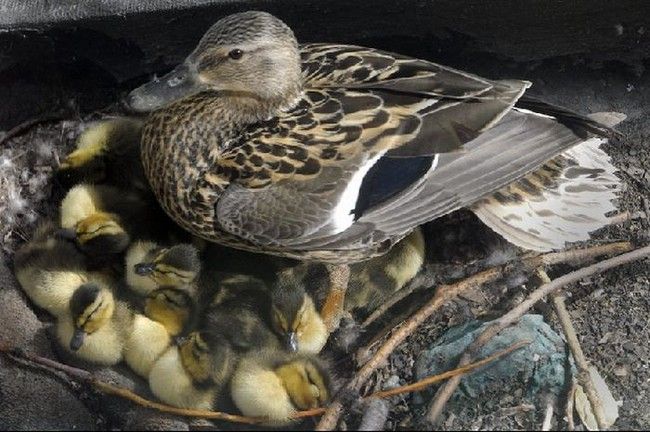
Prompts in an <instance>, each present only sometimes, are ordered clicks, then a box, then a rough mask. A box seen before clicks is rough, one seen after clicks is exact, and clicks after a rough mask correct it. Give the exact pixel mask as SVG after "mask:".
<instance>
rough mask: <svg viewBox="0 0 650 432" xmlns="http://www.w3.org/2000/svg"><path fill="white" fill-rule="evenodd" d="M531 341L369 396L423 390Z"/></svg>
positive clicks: (385, 395) (384, 395)
mask: <svg viewBox="0 0 650 432" xmlns="http://www.w3.org/2000/svg"><path fill="white" fill-rule="evenodd" d="M530 343H531V341H529V340H522V341H519V342H517V343H515V344H512V345H510V346H509V347H508V348H506V349H502V350H501V351H497V352H496V353H494V354H492V355H490V356H488V357H486V358H484V359H483V360H479V361H477V362H475V363H471V364H468V365H466V366H462V367H459V368H457V369H454V370H450V371H447V372H443V373H441V374H438V375H433V376H430V377H426V378H424V379H422V380H420V381H418V382H415V383H413V384H408V385H405V386H401V387H396V388H393V389H390V390H383V391H378V392H375V393H373V394H371V395H370V396H368V397H369V398H385V397H389V396H394V395H397V394H401V393H412V392H416V391H420V390H422V389H424V388H426V387H428V386H430V385H432V384H435V383H437V382H440V381H444V380H446V379H449V378H453V377H455V376H457V375H465V374H467V373H468V372H470V371H473V370H474V369H477V368H480V367H481V366H485V365H486V364H488V363H492V362H493V361H495V360H496V359H498V358H500V357H503V356H505V355H507V354H510V353H511V352H513V351H515V350H518V349H519V348H523V347H524V346H526V345H529V344H530Z"/></svg>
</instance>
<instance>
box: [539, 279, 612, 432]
mask: <svg viewBox="0 0 650 432" xmlns="http://www.w3.org/2000/svg"><path fill="white" fill-rule="evenodd" d="M537 274H538V276H539V277H540V279H541V280H542V282H544V283H550V282H551V278H549V277H548V275H547V274H546V272H545V271H544V270H543V269H539V270H538V271H537ZM551 298H552V299H553V307H554V308H555V313H556V314H557V317H558V320H559V321H560V326H561V327H562V332H563V333H564V336H565V337H566V340H567V344H568V345H569V349H570V350H571V354H573V358H574V360H575V361H576V366H577V368H578V382H579V383H580V385H581V386H582V388H584V389H585V393H586V394H587V399H589V404H590V405H591V409H592V410H593V412H594V417H596V422H597V423H598V428H599V429H601V430H602V429H605V411H604V409H603V404H602V402H601V401H600V398H599V397H598V392H597V391H596V386H595V385H594V382H593V380H592V379H591V374H590V373H589V363H588V362H587V358H586V357H585V354H584V352H583V351H582V347H581V346H580V342H579V341H578V335H577V334H576V330H575V328H574V327H573V323H572V322H571V317H570V316H569V312H568V311H567V309H566V304H565V303H564V296H562V295H561V294H560V293H559V292H557V291H556V292H553V293H551Z"/></svg>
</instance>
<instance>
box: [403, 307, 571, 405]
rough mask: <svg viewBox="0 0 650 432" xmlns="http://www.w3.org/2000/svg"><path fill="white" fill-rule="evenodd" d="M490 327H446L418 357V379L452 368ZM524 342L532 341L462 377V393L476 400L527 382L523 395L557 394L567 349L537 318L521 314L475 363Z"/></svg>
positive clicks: (562, 384)
mask: <svg viewBox="0 0 650 432" xmlns="http://www.w3.org/2000/svg"><path fill="white" fill-rule="evenodd" d="M489 324H490V323H482V322H480V321H473V322H470V323H468V324H464V325H461V326H457V327H453V328H451V329H449V330H448V331H447V332H446V333H445V334H444V335H443V336H442V337H441V338H440V339H439V340H438V341H436V343H435V344H434V346H433V348H431V349H429V350H426V351H424V352H422V353H421V354H420V355H419V356H418V359H417V361H416V376H417V379H418V380H420V379H423V378H425V377H427V376H430V375H436V374H439V373H442V372H445V371H447V370H450V369H453V368H455V367H456V365H457V362H458V358H459V356H460V355H461V354H462V352H463V351H464V350H465V349H466V348H467V346H468V345H469V344H470V343H471V342H472V341H473V340H474V339H475V338H476V337H477V336H478V335H479V334H480V333H481V332H482V331H483V329H484V328H485V327H486V326H487V325H489ZM524 339H527V340H530V341H532V343H531V344H529V345H527V346H525V347H523V348H520V349H518V350H516V351H514V352H512V353H510V354H509V355H507V356H505V357H502V358H500V359H498V360H496V361H494V362H493V363H490V364H489V365H486V366H484V367H483V368H481V369H479V370H478V371H476V372H474V373H472V374H469V375H467V376H465V377H464V378H463V379H462V380H461V384H460V386H459V389H461V390H462V392H463V393H464V394H465V395H467V396H469V397H472V398H476V397H478V396H480V395H481V394H484V393H486V392H488V391H490V392H492V391H496V392H498V391H499V389H500V388H505V386H506V385H507V384H512V383H513V381H514V380H517V381H519V382H523V383H526V384H527V386H528V392H527V393H528V395H527V396H535V395H537V394H541V393H544V394H548V393H549V392H550V393H553V394H555V395H556V396H559V395H560V394H561V393H562V391H563V389H564V388H565V379H566V374H565V359H566V354H565V345H564V341H563V340H562V338H561V337H560V336H559V335H558V334H557V333H555V332H554V331H553V329H551V327H549V325H548V324H546V323H545V322H544V321H543V318H542V316H541V315H524V316H523V317H522V319H521V320H520V321H519V323H517V324H516V325H514V326H512V327H509V328H507V329H505V330H503V331H502V332H501V333H500V334H499V335H498V336H496V337H494V338H493V339H492V340H491V341H490V342H489V343H488V344H487V345H486V346H484V347H483V349H481V350H480V352H479V354H478V356H477V359H481V358H485V357H487V356H489V355H491V354H493V353H495V352H497V351H500V350H503V349H505V348H507V347H509V346H510V345H513V344H514V343H516V342H518V341H521V340H524ZM458 393H459V392H458V391H457V392H456V395H458Z"/></svg>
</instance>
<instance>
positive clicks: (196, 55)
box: [127, 11, 301, 112]
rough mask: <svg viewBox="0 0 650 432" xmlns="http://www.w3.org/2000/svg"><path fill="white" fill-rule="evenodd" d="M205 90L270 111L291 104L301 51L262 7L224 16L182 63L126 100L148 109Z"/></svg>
mask: <svg viewBox="0 0 650 432" xmlns="http://www.w3.org/2000/svg"><path fill="white" fill-rule="evenodd" d="M205 91H213V92H216V93H217V95H227V96H236V97H240V98H241V99H242V100H245V101H246V103H248V104H251V105H257V106H262V107H265V108H267V110H271V111H272V110H274V109H275V110H277V109H281V108H282V107H285V106H289V105H291V103H292V102H293V101H294V100H295V99H296V98H297V96H298V95H299V94H300V91H301V65H300V54H299V51H298V42H297V41H296V38H295V36H294V34H293V32H292V31H291V29H290V28H289V27H288V26H287V25H286V24H285V23H283V22H282V21H281V20H279V19H278V18H276V17H274V16H273V15H271V14H268V13H266V12H259V11H249V12H243V13H238V14H234V15H229V16H227V17H225V18H222V19H221V20H219V21H217V23H215V24H214V25H213V26H212V27H211V28H210V29H209V30H208V31H207V33H206V34H205V35H204V36H203V38H202V39H201V41H200V42H199V44H198V45H197V47H196V48H195V49H194V51H193V52H192V53H191V54H190V55H189V56H188V57H187V58H186V59H185V61H184V62H183V63H181V64H180V65H179V66H177V67H176V68H175V69H174V70H173V71H171V72H169V73H168V74H167V75H165V76H163V77H161V78H157V79H155V80H153V81H151V82H149V83H147V84H144V85H143V86H141V87H139V88H137V89H135V90H133V91H132V92H131V93H130V94H129V97H128V100H127V103H128V105H129V106H130V108H131V109H133V110H134V111H139V112H146V111H152V110H155V109H158V108H161V107H163V106H165V105H168V104H170V103H172V102H174V101H175V100H178V99H181V98H184V97H186V96H190V95H193V94H196V93H200V92H205ZM258 110H259V107H258Z"/></svg>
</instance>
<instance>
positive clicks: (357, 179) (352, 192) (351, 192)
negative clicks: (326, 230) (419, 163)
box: [330, 150, 386, 234]
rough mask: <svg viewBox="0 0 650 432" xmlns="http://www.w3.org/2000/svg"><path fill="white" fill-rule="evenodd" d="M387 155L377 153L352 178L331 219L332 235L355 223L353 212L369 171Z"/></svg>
mask: <svg viewBox="0 0 650 432" xmlns="http://www.w3.org/2000/svg"><path fill="white" fill-rule="evenodd" d="M385 153H386V150H384V151H382V152H380V153H377V154H376V155H375V156H373V157H372V158H370V159H368V160H367V161H366V162H365V163H364V164H363V165H362V166H361V167H359V169H358V170H357V172H355V173H354V174H353V175H352V177H351V178H350V181H349V182H348V184H347V186H346V187H345V189H344V190H343V193H342V194H341V197H340V199H339V202H338V203H337V204H336V206H335V207H334V209H333V211H332V218H331V219H330V224H331V225H332V227H333V232H332V234H338V233H340V232H343V231H345V230H346V229H348V228H349V227H350V226H351V225H352V224H353V223H354V214H353V213H352V211H353V210H354V208H355V207H356V205H357V199H358V198H359V190H360V189H361V183H362V182H363V179H364V177H365V176H366V174H367V173H368V171H370V168H372V167H373V166H374V165H375V164H376V163H377V161H378V160H379V159H380V158H381V157H382V156H383V155H384V154H385Z"/></svg>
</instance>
